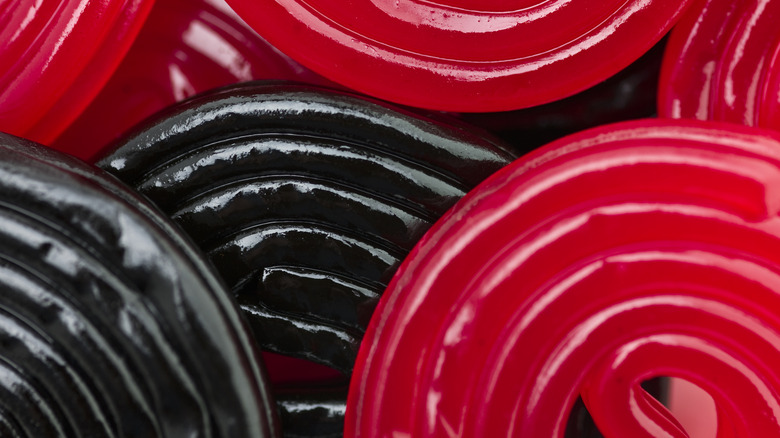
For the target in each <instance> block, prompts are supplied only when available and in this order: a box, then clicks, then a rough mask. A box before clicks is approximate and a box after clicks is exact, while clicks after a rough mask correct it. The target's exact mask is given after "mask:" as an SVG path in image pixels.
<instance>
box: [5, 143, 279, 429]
mask: <svg viewBox="0 0 780 438" xmlns="http://www.w3.org/2000/svg"><path fill="white" fill-rule="evenodd" d="M199 254H200V253H199V252H198V251H197V250H196V249H194V248H193V247H192V245H191V244H190V243H189V242H188V239H187V238H186V237H182V235H181V233H180V231H178V229H176V228H175V227H174V226H172V225H171V224H169V222H168V219H167V218H164V217H163V216H162V215H161V214H160V213H158V212H157V211H156V210H155V209H154V208H153V207H151V206H150V205H149V204H148V203H147V201H145V200H143V199H141V198H140V197H138V196H137V195H135V194H134V193H133V192H132V191H131V190H129V189H128V188H126V187H125V186H123V185H121V184H120V183H119V182H118V181H116V180H115V179H113V178H112V177H110V176H109V175H107V174H105V173H104V172H102V171H100V170H99V169H95V168H92V167H90V166H87V165H85V164H84V163H81V162H79V161H77V160H73V159H70V158H68V157H65V156H64V155H61V154H59V153H57V152H53V151H51V150H48V149H45V148H43V147H41V146H38V145H35V144H32V143H30V142H27V141H25V140H21V139H18V138H16V137H11V136H9V135H5V134H0V435H2V436H19V437H34V438H39V437H65V436H67V437H185V436H186V437H225V438H227V437H238V436H241V437H250V436H251V437H271V436H278V429H279V426H278V424H277V423H278V420H276V419H275V418H276V412H275V411H274V407H275V406H274V404H273V401H272V400H271V398H270V395H269V391H268V387H267V382H266V378H265V374H264V370H263V369H262V365H261V364H262V363H261V361H260V360H259V353H258V350H257V349H256V347H255V345H254V343H253V341H252V339H251V334H250V332H249V331H248V329H247V328H246V324H245V323H244V322H243V321H242V319H241V318H240V313H239V311H238V308H237V306H236V305H235V303H234V302H233V301H232V298H231V297H230V295H229V293H228V292H227V291H226V290H225V289H224V286H222V284H221V283H220V281H219V280H218V279H217V277H215V276H214V274H213V273H212V272H213V271H212V270H211V268H210V266H209V265H208V264H207V263H206V262H204V261H203V260H202V256H200V255H199Z"/></svg>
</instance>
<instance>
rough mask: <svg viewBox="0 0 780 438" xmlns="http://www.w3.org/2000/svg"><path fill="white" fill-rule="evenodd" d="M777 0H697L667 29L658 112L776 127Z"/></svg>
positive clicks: (779, 79)
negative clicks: (672, 26)
mask: <svg viewBox="0 0 780 438" xmlns="http://www.w3.org/2000/svg"><path fill="white" fill-rule="evenodd" d="M778 22H780V1H777V0H750V1H740V2H733V1H728V0H699V1H697V2H696V4H694V5H693V6H691V8H690V9H689V11H688V13H686V15H685V16H684V18H683V19H682V20H681V21H680V24H679V25H678V26H677V27H676V28H675V29H674V30H673V31H672V33H671V37H670V39H669V44H668V46H667V49H666V50H667V51H666V54H665V59H664V65H663V70H662V74H661V80H660V87H659V99H658V113H659V115H661V116H664V117H674V118H695V119H700V120H719V121H727V122H734V123H740V124H745V125H750V126H760V127H765V128H773V129H780V33H778V31H777V28H778V27H777V23H778Z"/></svg>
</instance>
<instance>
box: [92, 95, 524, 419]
mask: <svg viewBox="0 0 780 438" xmlns="http://www.w3.org/2000/svg"><path fill="white" fill-rule="evenodd" d="M512 158H513V156H512V155H511V153H509V152H507V151H506V150H505V149H504V148H503V147H502V146H499V145H498V144H496V143H495V142H493V141H492V140H489V139H486V138H484V137H483V136H481V135H479V134H475V133H473V132H471V131H470V130H468V129H465V128H463V127H460V126H451V125H448V124H444V123H440V122H434V121H432V120H428V119H421V118H418V117H414V116H411V115H409V114H405V113H402V112H399V111H397V110H395V109H392V108H390V107H388V106H385V105H384V104H379V103H377V102H373V101H366V100H363V99H360V98H357V97H354V96H352V95H349V94H345V93H339V92H333V91H323V90H319V89H314V88H311V87H307V86H302V85H292V84H279V83H273V84H269V83H255V84H248V85H243V86H238V87H231V88H228V89H224V90H222V91H219V92H215V93H212V94H209V95H204V96H201V97H198V98H196V99H194V100H190V101H188V102H185V103H184V104H182V105H179V106H178V107H176V108H175V109H173V110H172V112H169V113H167V114H166V115H165V116H164V118H160V119H158V121H156V122H153V123H151V124H149V125H148V126H147V127H146V128H144V129H142V130H141V131H138V132H136V133H135V134H133V135H131V136H130V137H128V138H127V139H126V140H125V141H124V142H122V143H121V144H120V145H119V146H118V148H117V149H115V150H114V151H113V152H111V153H110V154H109V155H107V156H105V157H103V158H102V159H100V160H98V165H99V166H100V167H102V168H104V169H106V170H108V171H109V172H111V173H113V174H114V175H116V176H118V177H119V178H120V179H122V180H123V181H125V182H126V183H128V184H130V185H131V186H133V187H135V188H136V189H138V190H139V191H140V192H141V193H143V194H144V195H146V196H148V197H149V198H150V199H151V200H152V201H153V202H154V203H156V204H157V205H158V206H159V207H160V208H161V209H162V210H163V211H165V212H166V213H168V214H169V215H170V216H171V217H172V218H174V220H175V221H176V222H177V223H178V224H179V225H181V226H182V227H183V228H184V229H185V230H186V231H187V232H188V233H189V234H190V235H191V236H192V238H193V239H194V240H195V241H196V243H197V244H198V245H199V246H200V247H201V248H202V249H203V250H205V252H206V253H207V254H208V255H209V257H210V259H211V261H212V262H213V263H214V264H215V265H216V266H217V268H218V270H219V271H220V272H221V273H222V275H223V277H224V279H225V280H226V282H227V283H228V285H229V286H230V287H231V288H232V290H233V292H234V294H235V296H236V298H237V299H238V301H239V303H240V305H241V307H242V309H243V310H244V312H245V315H246V316H247V317H248V319H249V320H250V324H251V325H252V327H253V328H254V330H255V336H256V338H257V339H258V340H259V341H260V343H261V344H262V346H263V348H264V349H266V350H269V351H274V352H277V353H281V354H285V355H290V356H294V357H298V358H304V359H309V360H312V361H314V362H318V363H321V364H325V365H328V366H330V367H332V368H335V369H337V370H339V371H341V372H342V373H344V374H345V375H349V374H350V373H351V370H352V365H353V363H354V359H355V354H356V352H357V349H358V347H359V344H360V340H361V338H362V334H363V332H364V330H365V327H366V325H367V323H368V320H369V318H370V316H371V313H372V311H373V308H374V306H375V304H376V302H377V300H378V298H379V296H380V294H381V293H382V291H383V290H384V288H385V285H386V284H387V283H388V282H389V280H390V278H391V277H392V275H393V273H394V272H395V269H396V267H397V266H398V265H399V264H400V262H401V260H402V259H403V258H404V257H405V255H406V254H407V253H408V252H409V251H410V250H411V248H412V247H413V246H414V245H415V244H416V242H417V240H418V239H419V238H420V237H421V236H422V235H423V234H424V232H425V231H426V230H427V229H428V228H429V227H430V226H431V225H432V224H433V222H434V221H435V220H436V219H437V218H438V217H439V216H440V215H442V214H443V213H444V212H445V211H446V210H447V209H448V208H449V207H450V206H452V205H453V204H454V203H455V202H456V201H457V200H458V199H460V198H461V197H462V196H463V195H464V194H465V193H466V192H467V191H468V190H469V189H471V188H472V187H474V186H475V185H476V184H478V183H479V182H481V181H482V180H483V179H484V178H485V177H487V176H488V175H490V174H492V173H493V172H494V171H496V170H498V169H499V168H501V167H502V166H504V165H505V164H507V163H509V161H510V160H511V159H512ZM328 391H330V390H328ZM320 393H321V392H320ZM338 393H339V391H338V390H335V391H331V392H328V394H331V395H329V396H328V397H330V398H329V399H328V400H329V401H328V402H327V403H326V404H327V405H328V406H332V405H333V404H334V403H336V402H335V401H334V400H332V399H333V398H334V397H336V398H338V396H337V395H335V396H333V395H332V394H338ZM341 393H342V394H344V395H345V392H344V391H343V388H342V391H341ZM296 397H297V398H296ZM342 397H344V396H342ZM326 398H327V397H326ZM283 399H284V400H282V403H281V404H280V406H281V411H282V414H283V415H286V413H287V414H289V413H291V412H292V411H296V412H298V411H301V407H302V406H303V407H306V410H305V411H306V412H307V413H308V414H307V416H308V417H309V419H307V420H304V419H301V418H297V419H296V420H295V422H297V423H299V424H300V423H301V422H302V421H309V420H311V418H312V417H317V414H316V412H321V413H322V415H323V416H322V417H320V418H319V419H317V418H315V420H316V421H314V423H317V422H318V421H319V420H325V421H326V422H328V424H333V423H334V422H333V415H336V414H339V412H340V413H341V414H343V407H342V408H341V409H340V410H339V409H335V410H334V409H332V408H330V407H328V406H324V405H322V404H319V405H318V404H317V403H319V402H317V401H316V400H313V399H312V400H309V399H306V400H308V401H307V402H305V403H304V402H302V401H301V397H300V396H296V395H290V394H289V393H288V394H285V396H284V397H283ZM315 399H316V397H315ZM289 400H296V401H295V402H294V403H293V402H290V401H289ZM343 400H345V398H343ZM285 403H287V405H289V403H293V405H294V409H287V408H286V407H285V406H287V405H286V404H285ZM336 404H338V403H336ZM293 405H290V406H293ZM342 406H343V403H342ZM309 408H311V409H309ZM288 411H290V412H288ZM312 412H314V414H312ZM334 412H335V413H336V414H334ZM310 414H311V415H310ZM283 421H284V420H283ZM319 424H320V425H322V422H321V421H320V422H319ZM339 427H340V423H339ZM302 433H304V432H302ZM305 433H307V434H308V433H309V432H305ZM311 433H314V432H311Z"/></svg>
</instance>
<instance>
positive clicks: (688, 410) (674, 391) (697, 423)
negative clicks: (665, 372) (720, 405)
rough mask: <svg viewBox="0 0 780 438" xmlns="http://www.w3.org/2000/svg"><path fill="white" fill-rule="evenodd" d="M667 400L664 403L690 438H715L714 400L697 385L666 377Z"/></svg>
mask: <svg viewBox="0 0 780 438" xmlns="http://www.w3.org/2000/svg"><path fill="white" fill-rule="evenodd" d="M667 380H668V385H669V390H668V391H669V392H668V400H667V402H665V403H664V405H666V407H668V408H669V410H670V411H671V412H672V414H674V416H675V418H677V421H679V422H680V424H681V425H682V426H683V428H685V431H686V432H688V436H689V437H690V438H715V437H716V436H717V434H718V414H717V411H716V408H715V401H714V400H713V399H712V397H710V395H709V394H707V392H706V391H705V390H703V389H701V388H700V387H698V386H697V385H695V384H693V383H691V382H689V381H687V380H685V379H680V378H676V377H671V378H668V379H667Z"/></svg>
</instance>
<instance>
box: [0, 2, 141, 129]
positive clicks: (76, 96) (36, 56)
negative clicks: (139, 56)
mask: <svg viewBox="0 0 780 438" xmlns="http://www.w3.org/2000/svg"><path fill="white" fill-rule="evenodd" d="M152 4H153V0H60V1H56V0H44V1H35V2H33V1H29V0H7V1H3V2H2V3H0V131H4V132H8V133H11V134H15V135H19V136H23V137H27V138H30V139H33V140H36V141H39V142H43V143H49V142H50V141H51V140H53V139H54V138H55V137H56V136H57V135H58V134H59V133H60V132H62V130H63V129H65V127H67V125H68V124H69V123H70V122H72V121H73V120H74V119H75V118H76V117H77V116H78V115H79V114H80V113H81V112H82V111H83V110H84V108H85V107H86V106H87V104H89V102H90V101H91V100H92V98H93V97H95V95H96V94H97V93H98V91H99V90H100V88H101V87H102V86H103V85H104V84H105V83H106V81H107V80H108V77H109V76H110V75H111V73H112V72H113V71H114V69H115V68H116V66H117V65H118V64H119V62H120V61H121V59H122V57H123V56H124V55H125V53H126V52H127V49H128V48H129V47H130V44H131V43H132V41H133V39H134V38H135V35H136V34H137V33H138V30H139V29H140V27H141V24H142V23H143V21H144V19H145V18H146V16H147V14H148V13H149V10H150V9H151V7H152Z"/></svg>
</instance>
